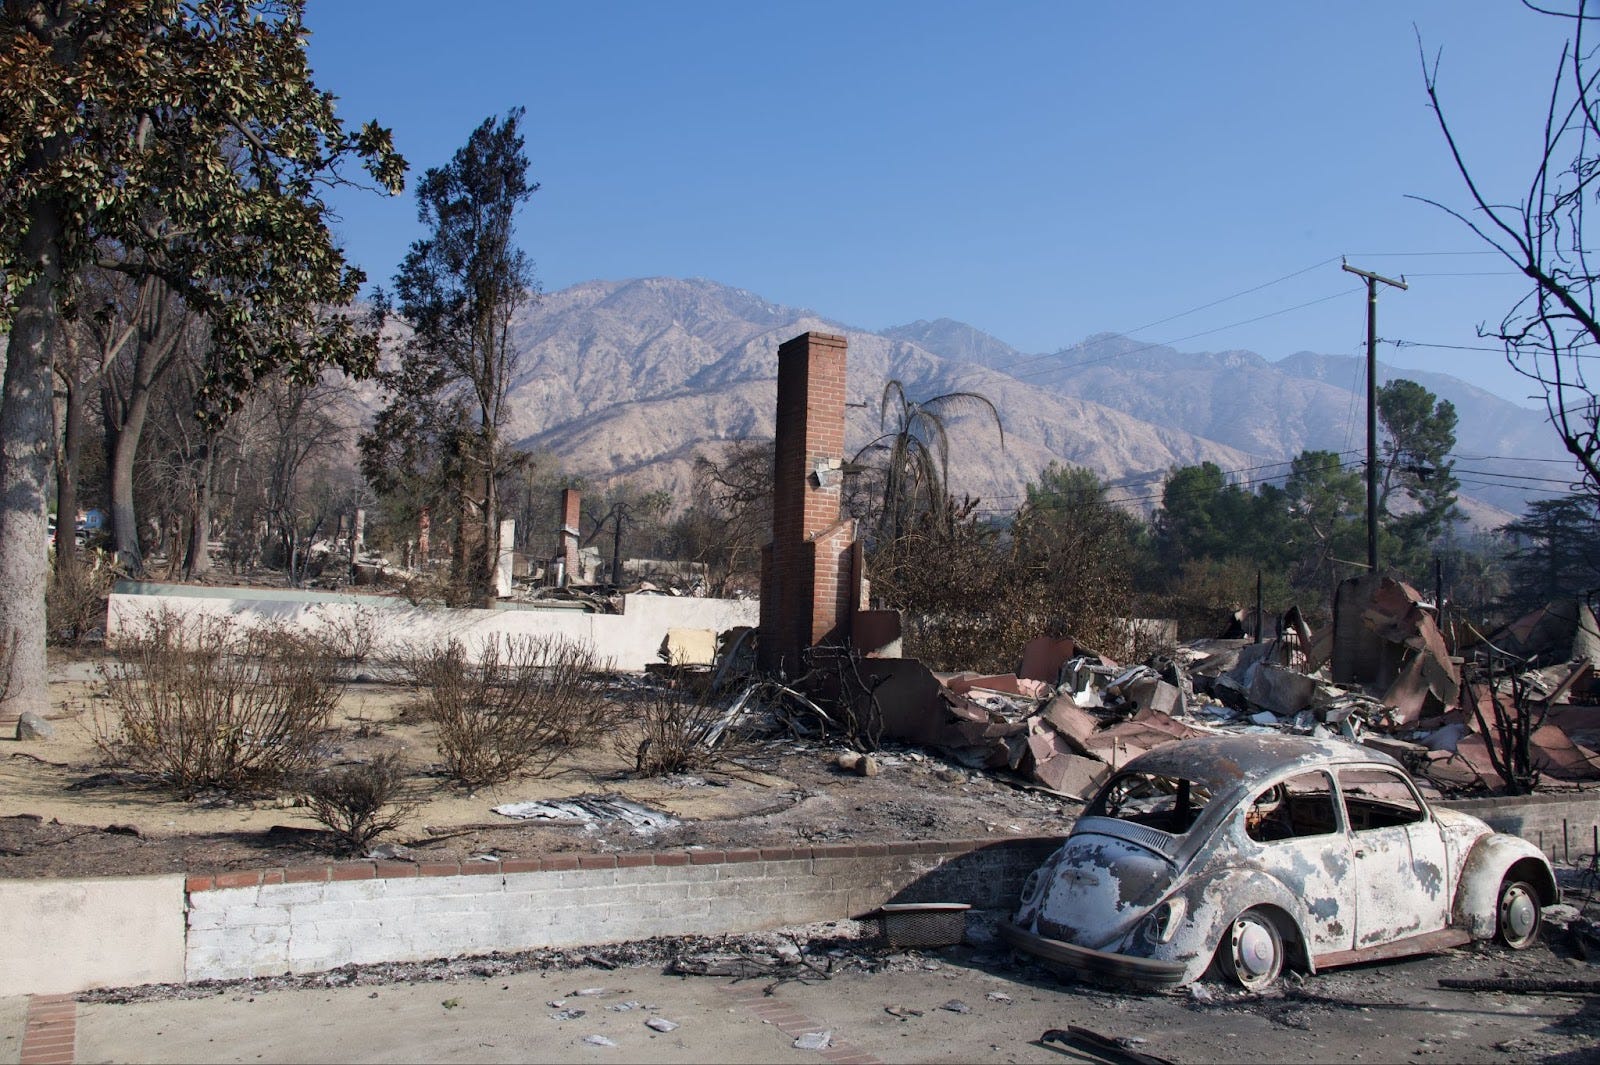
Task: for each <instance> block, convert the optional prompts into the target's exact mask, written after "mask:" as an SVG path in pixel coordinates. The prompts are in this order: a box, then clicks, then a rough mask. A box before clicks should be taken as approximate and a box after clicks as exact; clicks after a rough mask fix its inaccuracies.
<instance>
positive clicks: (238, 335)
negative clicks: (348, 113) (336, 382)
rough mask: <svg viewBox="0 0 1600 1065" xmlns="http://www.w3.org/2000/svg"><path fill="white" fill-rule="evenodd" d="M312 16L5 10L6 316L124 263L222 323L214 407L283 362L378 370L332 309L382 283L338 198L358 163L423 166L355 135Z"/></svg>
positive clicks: (205, 9)
mask: <svg viewBox="0 0 1600 1065" xmlns="http://www.w3.org/2000/svg"><path fill="white" fill-rule="evenodd" d="M303 13H304V0H273V2H270V3H269V2H264V0H259V2H252V0H205V2H202V0H186V2H178V0H131V2H125V3H94V2H90V0H61V2H57V3H45V2H43V0H18V2H14V3H7V4H6V5H5V8H4V14H3V16H0V40H3V42H4V43H3V45H0V114H4V115H6V116H7V118H6V121H5V123H4V125H3V127H0V188H3V189H4V190H5V192H4V198H5V209H4V210H3V211H0V274H3V276H4V277H5V281H6V295H7V298H6V300H5V302H4V309H3V312H0V313H9V311H10V310H12V309H13V303H12V300H13V299H14V298H16V297H17V296H19V295H20V293H22V292H23V291H24V290H25V289H26V288H27V287H28V286H29V285H31V284H33V283H34V282H35V281H36V280H39V279H41V278H43V277H44V274H43V271H44V270H45V268H46V263H47V262H49V263H51V264H52V266H54V267H56V268H59V270H60V276H71V275H73V274H75V273H76V272H77V271H78V270H79V269H81V268H82V267H83V266H84V265H85V264H87V263H88V262H89V261H90V260H91V259H93V258H96V257H97V256H99V257H104V256H105V255H106V254H107V253H109V254H110V256H111V258H112V259H113V260H114V268H115V269H118V270H120V271H123V272H125V273H128V274H131V275H134V276H158V277H160V278H161V280H162V281H163V282H164V283H165V284H167V285H168V286H170V287H171V288H172V289H173V290H174V291H176V292H177V293H179V294H180V295H181V296H182V297H183V298H184V299H185V300H186V301H187V302H188V303H189V304H190V305H191V306H192V307H194V308H196V309H198V310H200V311H202V312H204V314H205V315H206V320H207V322H208V324H209V326H210V329H211V344H212V347H213V348H214V349H215V350H216V351H217V352H218V353H219V354H220V355H221V356H223V357H219V358H216V359H213V360H211V363H210V365H209V366H208V372H207V374H206V377H205V379H204V380H203V381H202V383H201V385H200V388H199V389H198V391H197V396H196V398H197V400H198V402H199V404H200V406H201V407H202V409H203V410H204V411H206V412H207V413H208V414H211V415H213V416H215V415H217V414H220V413H222V412H225V411H227V410H229V409H231V408H232V407H233V406H234V404H235V403H236V402H237V396H238V395H239V393H240V392H242V391H243V390H244V389H245V388H247V387H249V385H250V384H251V382H253V381H254V380H255V379H256V378H257V377H258V376H260V375H261V374H263V373H266V372H268V371H269V370H271V369H273V368H275V367H280V366H284V367H288V368H290V369H291V370H292V371H293V372H295V373H297V374H299V375H301V376H304V377H309V376H311V375H314V374H315V372H316V370H317V368H319V367H321V366H324V365H328V364H334V365H338V366H341V367H343V368H345V369H348V370H350V371H352V372H355V373H362V372H365V371H367V370H369V369H370V368H371V366H372V363H373V360H374V358H375V356H376V351H377V349H376V343H375V340H374V338H373V337H372V335H371V334H370V333H369V332H367V331H365V330H364V329H362V328H361V327H360V326H359V324H358V323H356V322H354V321H352V320H351V319H349V318H348V317H344V316H337V315H334V316H327V315H320V314H319V311H320V310H321V309H322V308H324V307H326V306H329V305H335V306H337V305H342V304H346V303H348V302H349V301H350V300H351V299H353V298H354V296H355V295H356V292H357V291H358V289H359V287H360V285H361V283H362V282H363V281H364V280H365V278H364V275H363V274H362V273H361V271H360V270H358V269H356V268H355V267H352V266H349V265H348V264H347V263H346V262H345V259H344V255H343V253H342V252H341V251H340V250H339V248H338V246H337V245H336V244H335V243H334V241H333V237H332V233H331V232H330V230H329V228H328V218H327V214H328V212H327V205H326V203H325V202H324V200H323V198H322V196H323V190H324V189H325V188H326V187H327V186H329V185H330V184H340V183H349V182H350V181H351V180H352V178H351V176H350V175H349V173H348V168H349V166H350V164H351V163H352V162H354V163H357V164H359V166H360V167H361V168H362V169H364V170H365V171H366V174H367V177H368V179H369V180H371V181H374V182H376V183H377V184H378V185H379V186H380V187H382V188H384V189H386V190H388V191H390V192H398V191H399V190H400V189H401V188H402V187H403V184H404V174H405V168H406V164H405V161H404V159H402V158H401V157H400V156H399V155H398V154H396V153H395V151H394V148H393V144H392V139H391V137H390V134H389V131H388V130H386V129H384V128H382V127H380V126H377V125H376V124H374V123H370V122H369V123H367V124H366V125H364V126H362V127H361V128H360V129H358V130H355V131H350V130H348V129H346V127H345V125H344V123H343V122H342V121H341V120H340V119H339V118H338V116H337V115H336V114H335V100H334V97H333V96H332V95H330V94H328V93H326V92H323V91H321V90H319V89H318V88H317V87H316V86H315V85H314V84H313V82H312V80H311V71H310V68H309V66H308V65H307V62H306V52H305V38H306V30H305V27H304V25H303ZM45 280H46V281H47V282H48V279H47V278H46V279H45ZM64 291H65V290H62V292H61V293H59V294H61V295H64ZM72 311H73V308H72V307H71V306H70V305H64V306H59V307H58V308H57V312H58V313H61V314H63V315H70V314H71V313H72Z"/></svg>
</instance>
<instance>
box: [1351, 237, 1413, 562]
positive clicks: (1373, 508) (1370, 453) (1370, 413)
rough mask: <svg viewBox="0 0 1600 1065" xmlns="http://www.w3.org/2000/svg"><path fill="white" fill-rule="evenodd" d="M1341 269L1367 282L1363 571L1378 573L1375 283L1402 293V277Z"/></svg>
mask: <svg viewBox="0 0 1600 1065" xmlns="http://www.w3.org/2000/svg"><path fill="white" fill-rule="evenodd" d="M1342 269H1343V270H1344V271H1345V272H1346V273H1351V274H1355V275H1356V276H1357V277H1361V278H1365V279H1366V282H1367V570H1368V572H1370V573H1377V572H1378V282H1380V281H1382V282H1383V283H1384V284H1385V285H1392V286H1393V287H1395V288H1398V289H1401V290H1405V289H1407V288H1410V287H1411V286H1410V285H1407V284H1406V279H1405V276H1404V275H1401V278H1400V280H1398V281H1396V280H1394V279H1393V278H1388V277H1383V276H1382V275H1380V274H1375V273H1372V272H1371V271H1370V270H1357V269H1356V268H1355V267H1353V266H1351V265H1350V264H1349V263H1344V264H1343V267H1342Z"/></svg>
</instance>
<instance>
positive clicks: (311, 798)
mask: <svg viewBox="0 0 1600 1065" xmlns="http://www.w3.org/2000/svg"><path fill="white" fill-rule="evenodd" d="M301 790H302V791H303V792H304V794H305V803H306V808H307V811H308V812H309V813H310V814H311V817H312V818H313V819H314V820H315V821H316V822H317V823H318V824H320V825H322V826H323V827H325V828H327V829H329V830H330V831H331V832H333V834H334V842H335V845H336V848H337V850H338V851H339V852H340V853H343V854H364V853H366V850H367V846H368V845H369V844H371V843H372V841H373V840H375V839H377V838H378V837H379V836H381V835H383V834H384V833H385V832H393V831H394V830H395V829H397V828H399V827H400V826H401V825H402V824H404V823H405V822H406V820H407V819H408V818H409V817H410V816H411V815H412V814H413V813H414V812H415V811H416V808H417V803H416V802H414V801H412V800H410V799H408V798H406V795H405V772H404V769H403V767H402V765H401V761H400V756H399V755H397V754H393V753H390V754H382V755H379V756H378V757H377V758H374V759H373V760H372V761H370V762H362V763H360V764H357V765H348V766H335V767H333V768H330V769H324V770H321V771H319V772H316V773H311V774H308V775H307V776H305V777H304V778H303V779H302V781H301Z"/></svg>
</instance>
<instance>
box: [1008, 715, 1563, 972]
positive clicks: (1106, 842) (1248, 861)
mask: <svg viewBox="0 0 1600 1065" xmlns="http://www.w3.org/2000/svg"><path fill="white" fill-rule="evenodd" d="M1559 899H1560V890H1559V888H1558V887H1557V886H1556V879H1555V874H1554V871H1553V870H1552V869H1551V867H1550V863H1549V861H1548V860H1546V858H1545V856H1544V855H1543V854H1542V853H1541V852H1540V851H1539V849H1538V848H1536V847H1534V846H1533V845H1532V844H1530V843H1528V842H1526V841H1524V840H1522V839H1519V838H1517V837H1515V836H1508V835H1504V834H1501V833H1498V832H1495V831H1493V830H1492V829H1490V828H1489V826H1488V825H1486V824H1484V823H1483V822H1482V821H1480V820H1478V819H1477V818H1475V817H1469V816H1468V815H1466V814H1462V813H1457V812H1455V811H1453V810H1445V809H1436V808H1432V807H1430V806H1429V805H1428V804H1427V803H1426V802H1425V801H1424V800H1423V798H1422V796H1421V795H1420V794H1419V793H1418V791H1417V788H1416V785H1415V784H1414V783H1413V782H1412V780H1411V778H1410V777H1409V776H1408V775H1407V774H1406V772H1405V770H1404V769H1402V768H1401V766H1400V764H1399V763H1398V762H1396V761H1394V760H1393V759H1392V758H1389V757H1388V756H1387V755H1384V754H1381V753H1379V752H1377V751H1374V750H1371V749H1368V748H1366V747H1359V746H1356V745H1355V744H1352V743H1346V742H1344V741H1343V740H1323V739H1312V738H1305V737H1292V736H1263V735H1242V736H1241V735H1231V736H1217V737H1205V738H1199V739H1190V740H1183V741H1180V742H1178V743H1173V744H1169V745H1167V746H1164V747H1161V748H1158V749H1156V750H1153V751H1150V752H1149V753H1147V754H1144V755H1141V756H1139V757H1138V758H1135V759H1133V760H1132V761H1131V762H1129V763H1128V764H1127V765H1126V766H1125V767H1123V769H1122V770H1121V771H1120V772H1118V773H1116V774H1115V775H1114V776H1112V778H1111V779H1110V780H1108V781H1107V782H1106V783H1105V785H1104V786H1103V787H1102V788H1101V789H1100V791H1099V793H1098V794H1097V795H1096V797H1095V799H1094V801H1093V802H1091V803H1090V804H1089V806H1088V808H1087V809H1086V810H1085V811H1084V814H1083V816H1082V817H1081V818H1079V820H1078V822H1077V824H1076V825H1075V826H1074V827H1073V829H1072V832H1071V834H1070V835H1068V836H1067V838H1066V840H1065V842H1064V843H1063V844H1062V845H1061V847H1060V849H1058V850H1057V851H1056V852H1055V853H1054V854H1052V855H1051V856H1050V858H1049V859H1048V860H1047V861H1046V862H1045V863H1044V865H1043V866H1041V867H1040V868H1038V869H1037V870H1035V871H1034V872H1033V873H1032V874H1031V875H1030V876H1029V878H1028V881H1027V883H1026V885H1025V886H1024V888H1023V892H1022V904H1021V908H1020V909H1019V910H1018V911H1017V913H1016V915H1015V918H1014V920H1013V921H1011V922H1008V923H1006V924H1003V925H1002V927H1001V931H1002V934H1003V935H1004V937H1005V939H1006V941H1007V942H1008V943H1010V944H1011V945H1012V946H1013V947H1016V948H1018V949H1020V950H1023V951H1026V952H1029V953H1032V954H1034V955H1037V956H1039V957H1040V958H1043V959H1045V960H1047V961H1049V962H1052V963H1055V964H1057V965H1060V966H1063V967H1066V968H1069V969H1072V970H1074V971H1076V972H1079V973H1083V974H1086V975H1091V976H1096V975H1097V976H1100V977H1106V978H1111V979H1116V980H1119V981H1122V982H1125V983H1133V984H1137V985H1140V986H1145V987H1160V986H1174V985H1178V984H1185V983H1189V982H1190V981H1193V980H1196V979H1199V978H1200V977H1201V976H1202V975H1203V974H1204V973H1205V972H1206V971H1207V969H1209V968H1211V967H1213V966H1215V971H1216V972H1217V974H1218V975H1220V976H1221V977H1223V978H1225V979H1228V980H1231V981H1233V982H1235V983H1238V984H1240V985H1242V986H1243V987H1246V988H1251V989H1257V988H1263V987H1266V986H1268V985H1269V984H1272V983H1273V982H1274V981H1276V980H1277V979H1278V977H1279V975H1280V974H1281V973H1282V972H1283V970H1284V969H1285V968H1286V967H1288V968H1294V969H1298V970H1301V971H1304V972H1316V971H1317V970H1318V969H1323V968H1329V967H1332V966H1336V965H1346V964H1352V963H1355V962H1363V961H1373V960H1377V959H1381V958H1390V957H1399V956H1401V955H1406V954H1417V953H1425V952H1428V951H1434V950H1442V949H1444V948H1447V947H1451V946H1458V945H1460V944H1463V943H1466V942H1468V941H1470V940H1472V939H1489V938H1491V937H1492V938H1495V939H1498V940H1499V941H1500V942H1501V943H1503V944H1505V945H1506V946H1508V947H1511V948H1513V949H1520V948H1523V947H1526V946H1529V945H1530V944H1532V943H1533V942H1534V941H1535V940H1536V939H1537V938H1538V936H1539V929H1540V921H1541V913H1540V909H1541V907H1543V906H1548V905H1551V904H1553V903H1555V902H1557V901H1559Z"/></svg>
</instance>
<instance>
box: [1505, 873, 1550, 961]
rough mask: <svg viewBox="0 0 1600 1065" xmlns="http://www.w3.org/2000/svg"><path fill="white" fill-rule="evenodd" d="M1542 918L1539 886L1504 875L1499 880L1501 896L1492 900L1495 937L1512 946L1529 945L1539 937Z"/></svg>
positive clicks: (1519, 947)
mask: <svg viewBox="0 0 1600 1065" xmlns="http://www.w3.org/2000/svg"><path fill="white" fill-rule="evenodd" d="M1543 919H1544V918H1543V914H1542V913H1541V912H1540V909H1539V892H1538V889H1536V888H1535V887H1534V886H1533V885H1532V884H1530V883H1528V882H1527V881H1525V880H1513V879H1512V878H1511V877H1510V876H1509V875H1507V877H1506V878H1505V879H1504V880H1502V881H1501V882H1500V898H1499V901H1498V902H1497V903H1496V904H1495V924H1494V937H1495V938H1496V939H1498V940H1499V941H1500V942H1501V943H1504V944H1505V945H1506V946H1508V947H1510V948H1511V949H1512V950H1522V949H1524V948H1526V947H1531V946H1533V944H1534V942H1535V941H1536V940H1537V939H1538V938H1539V927H1540V925H1541V924H1542V923H1543Z"/></svg>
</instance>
